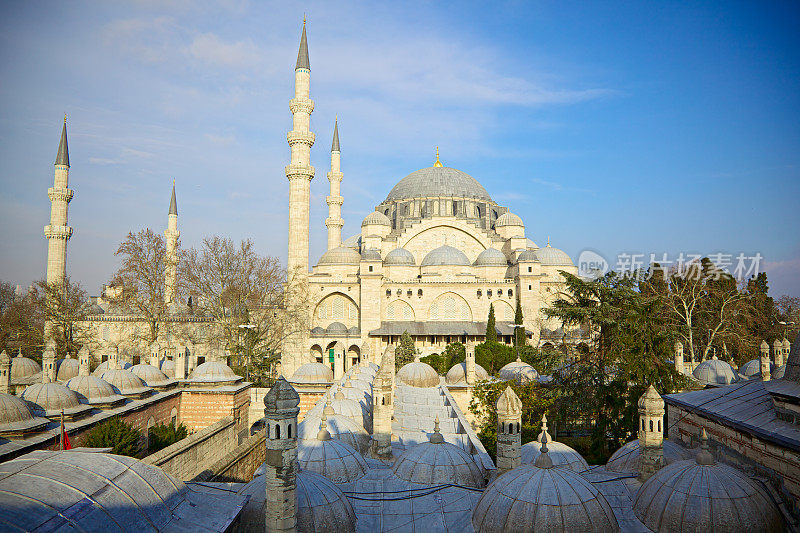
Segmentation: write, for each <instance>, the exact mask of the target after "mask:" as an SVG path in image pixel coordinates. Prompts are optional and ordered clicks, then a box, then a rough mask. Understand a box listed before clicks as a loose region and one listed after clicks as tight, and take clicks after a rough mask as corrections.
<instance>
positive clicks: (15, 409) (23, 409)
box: [0, 392, 50, 436]
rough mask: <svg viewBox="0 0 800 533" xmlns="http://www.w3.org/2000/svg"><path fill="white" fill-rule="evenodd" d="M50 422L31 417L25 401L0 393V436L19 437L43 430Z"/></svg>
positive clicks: (41, 418)
mask: <svg viewBox="0 0 800 533" xmlns="http://www.w3.org/2000/svg"><path fill="white" fill-rule="evenodd" d="M48 423H50V421H49V420H48V419H46V418H43V417H38V416H36V417H35V416H33V413H31V410H30V408H29V407H28V404H27V403H25V400H23V399H22V398H20V397H18V396H14V395H13V394H7V393H5V392H0V435H3V436H10V435H21V434H23V433H28V432H30V431H37V430H39V429H43V428H44V427H45V426H46V425H47V424H48Z"/></svg>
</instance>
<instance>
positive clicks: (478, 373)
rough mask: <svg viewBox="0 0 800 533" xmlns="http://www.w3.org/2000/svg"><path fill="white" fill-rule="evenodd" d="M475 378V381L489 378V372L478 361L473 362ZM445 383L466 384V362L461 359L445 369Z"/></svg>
mask: <svg viewBox="0 0 800 533" xmlns="http://www.w3.org/2000/svg"><path fill="white" fill-rule="evenodd" d="M475 379H476V380H477V381H486V380H488V379H489V373H488V372H487V371H486V369H485V368H483V367H482V366H481V365H479V364H478V363H475ZM444 381H445V383H447V384H448V385H466V384H467V363H466V361H462V362H460V363H456V364H455V365H453V367H452V368H451V369H450V370H448V371H447V375H446V376H445V378H444Z"/></svg>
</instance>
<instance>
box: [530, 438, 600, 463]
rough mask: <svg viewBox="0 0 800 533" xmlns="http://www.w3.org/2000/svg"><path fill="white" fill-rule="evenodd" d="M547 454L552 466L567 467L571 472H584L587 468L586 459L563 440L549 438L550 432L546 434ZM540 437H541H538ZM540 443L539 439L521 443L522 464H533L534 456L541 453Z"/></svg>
mask: <svg viewBox="0 0 800 533" xmlns="http://www.w3.org/2000/svg"><path fill="white" fill-rule="evenodd" d="M547 436H548V439H549V440H548V441H547V455H549V456H550V460H551V461H552V462H553V466H563V467H566V468H569V469H570V470H572V471H573V472H585V471H586V470H588V469H589V464H588V463H587V462H586V459H584V458H583V456H581V454H579V453H578V452H576V451H575V450H574V449H573V448H571V447H570V446H567V445H566V444H564V443H563V442H556V441H554V440H551V439H550V434H549V433H548V434H547ZM540 438H541V437H540ZM541 448H542V443H541V442H540V441H539V440H535V441H533V442H529V443H527V444H523V445H522V450H521V451H522V464H524V465H525V464H533V463H535V462H536V458H537V457H539V456H540V455H541V454H542V450H541Z"/></svg>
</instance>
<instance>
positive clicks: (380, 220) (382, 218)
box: [361, 211, 392, 228]
mask: <svg viewBox="0 0 800 533" xmlns="http://www.w3.org/2000/svg"><path fill="white" fill-rule="evenodd" d="M391 225H392V221H391V220H389V217H387V216H386V215H384V214H383V213H381V212H380V211H373V212H372V213H370V214H369V215H367V216H366V217H364V221H363V222H362V223H361V227H362V228H363V227H364V226H391Z"/></svg>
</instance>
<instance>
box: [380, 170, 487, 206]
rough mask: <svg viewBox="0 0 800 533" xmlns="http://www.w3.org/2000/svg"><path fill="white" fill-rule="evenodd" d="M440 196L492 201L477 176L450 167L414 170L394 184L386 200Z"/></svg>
mask: <svg viewBox="0 0 800 533" xmlns="http://www.w3.org/2000/svg"><path fill="white" fill-rule="evenodd" d="M439 197H444V198H476V199H478V200H488V201H490V202H491V201H492V198H491V197H490V196H489V193H488V192H486V189H484V188H483V186H482V185H481V184H480V183H478V181H477V180H476V179H475V178H473V177H472V176H470V175H469V174H467V173H466V172H461V171H460V170H456V169H454V168H450V167H428V168H423V169H421V170H417V171H416V172H412V173H411V174H409V175H408V176H406V177H405V178H403V179H401V180H400V181H399V182H398V183H397V185H395V186H394V188H393V189H392V190H391V191H390V192H389V195H388V196H387V197H386V200H385V201H386V202H393V201H396V200H404V199H407V198H439Z"/></svg>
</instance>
